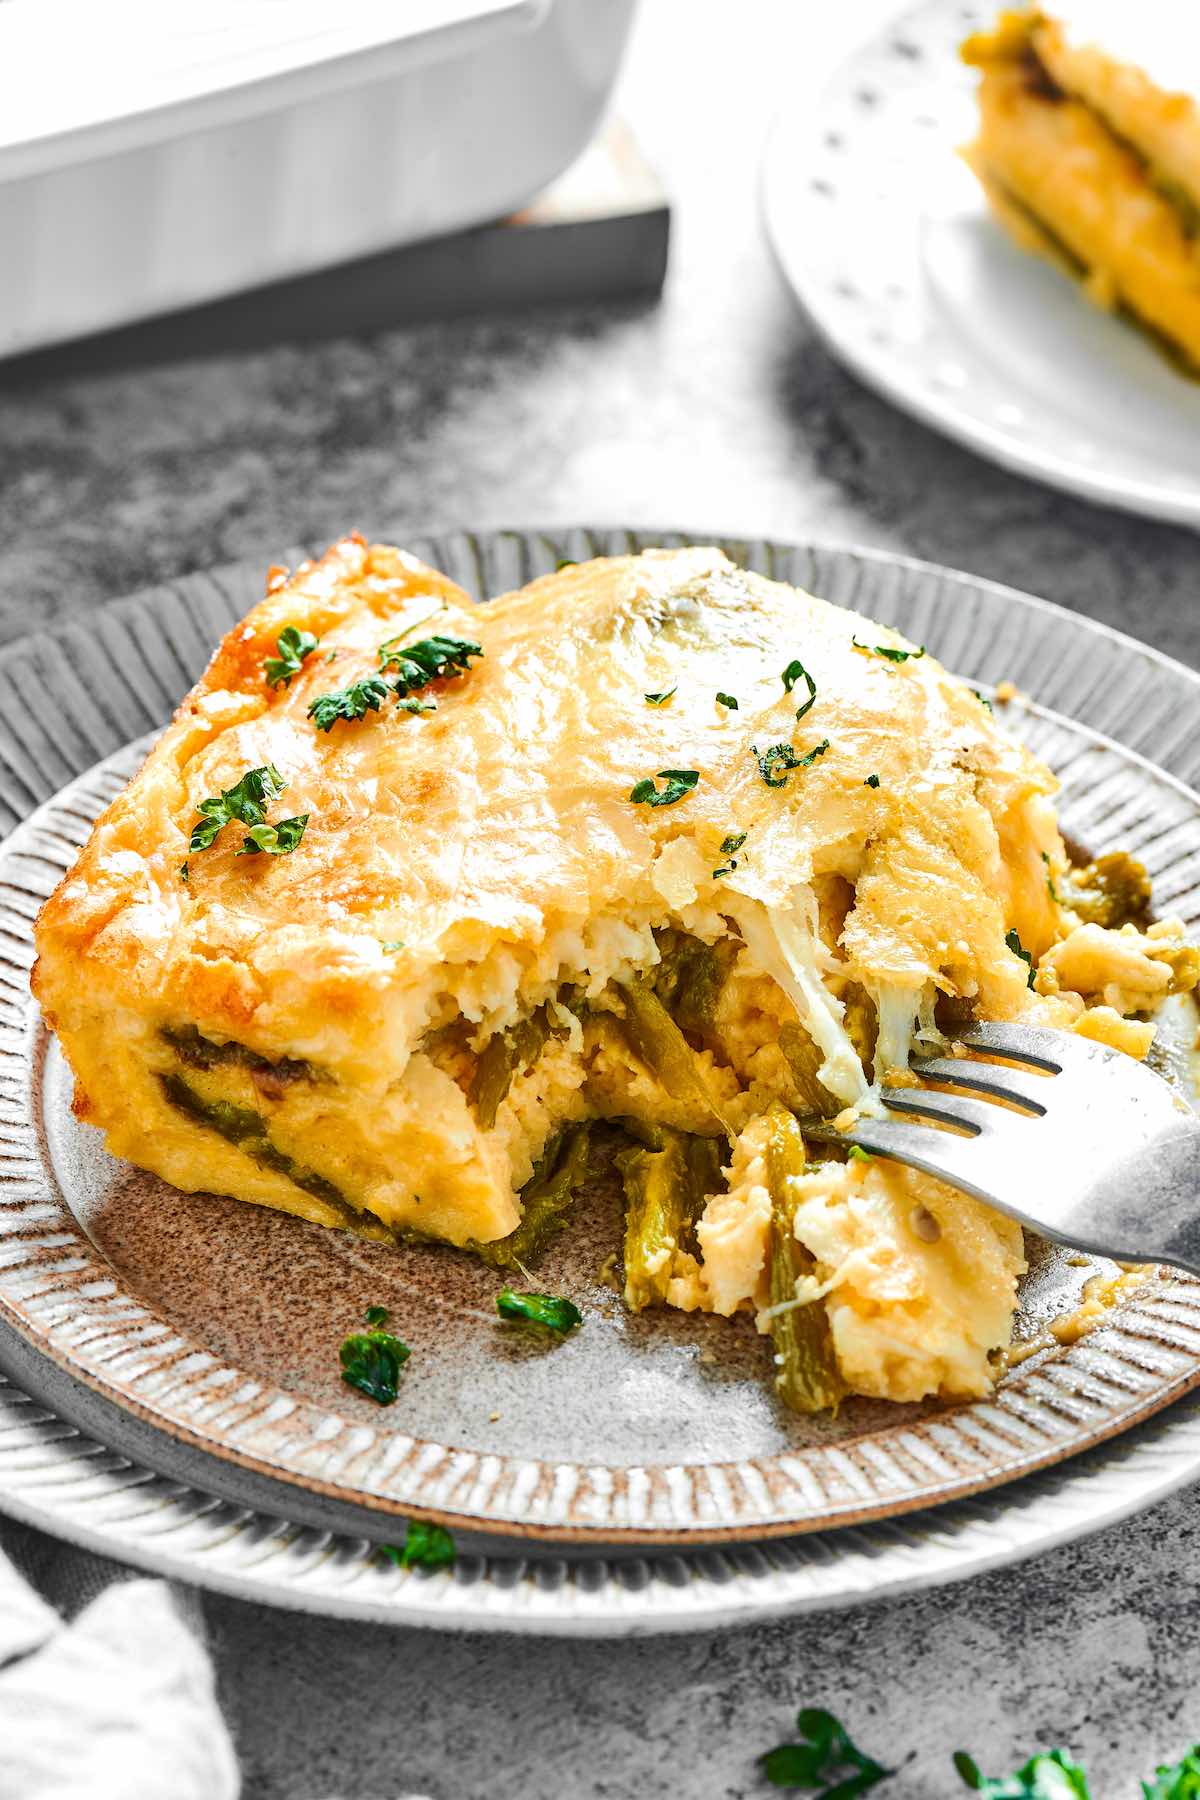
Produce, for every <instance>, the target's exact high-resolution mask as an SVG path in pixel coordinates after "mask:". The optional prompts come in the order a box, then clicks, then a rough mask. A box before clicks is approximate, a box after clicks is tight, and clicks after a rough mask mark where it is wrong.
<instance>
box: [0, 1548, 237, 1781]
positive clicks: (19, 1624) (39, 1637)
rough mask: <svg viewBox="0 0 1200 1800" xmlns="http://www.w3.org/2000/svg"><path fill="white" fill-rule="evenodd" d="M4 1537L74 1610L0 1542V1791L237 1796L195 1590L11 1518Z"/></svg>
mask: <svg viewBox="0 0 1200 1800" xmlns="http://www.w3.org/2000/svg"><path fill="white" fill-rule="evenodd" d="M3 1538H4V1542H5V1544H6V1546H7V1547H8V1548H9V1550H10V1551H11V1552H12V1554H13V1556H14V1557H18V1558H19V1559H20V1560H21V1562H22V1564H23V1565H24V1566H25V1567H26V1568H27V1569H28V1568H30V1565H33V1568H32V1569H31V1570H30V1572H36V1573H37V1574H38V1575H39V1576H41V1575H44V1574H45V1573H47V1572H49V1574H50V1576H51V1579H50V1580H47V1581H43V1585H44V1586H46V1587H48V1588H49V1589H50V1590H51V1592H52V1593H54V1594H55V1597H56V1598H59V1597H61V1601H62V1603H63V1604H64V1610H65V1611H67V1612H68V1613H73V1614H74V1616H72V1617H70V1619H69V1621H68V1619H66V1618H64V1617H63V1616H62V1615H61V1614H60V1613H59V1612H58V1611H57V1610H56V1609H55V1607H54V1606H51V1605H50V1604H48V1603H47V1601H46V1600H44V1599H43V1598H42V1597H41V1596H40V1595H39V1594H38V1593H37V1592H36V1591H35V1589H34V1587H33V1586H32V1585H30V1583H29V1582H27V1581H25V1580H24V1579H23V1578H22V1576H21V1575H19V1574H18V1572H17V1569H16V1568H15V1567H14V1564H13V1562H12V1561H10V1560H9V1558H8V1556H6V1555H5V1554H4V1552H3V1550H0V1800H78V1796H80V1795H85V1794H86V1795H87V1796H88V1800H163V1796H164V1795H166V1794H169V1795H170V1796H171V1800H237V1795H238V1793H239V1791H240V1788H241V1781H240V1778H239V1775H238V1767H237V1758H236V1756H235V1755H234V1750H233V1745H232V1743H231V1741H230V1737H229V1732H228V1730H227V1728H226V1725H225V1721H224V1719H223V1718H222V1717H221V1712H220V1708H219V1707H218V1705H217V1699H216V1691H215V1683H214V1680H213V1671H212V1667H211V1665H210V1663H209V1660H208V1654H207V1652H206V1650H205V1648H204V1644H203V1639H202V1631H201V1622H200V1614H199V1609H198V1607H197V1605H196V1601H195V1599H194V1597H193V1596H192V1595H190V1594H189V1593H188V1591H187V1590H186V1589H184V1588H178V1587H175V1586H174V1585H170V1586H169V1585H168V1584H167V1583H166V1582H163V1581H144V1580H140V1579H136V1578H133V1579H128V1580H127V1579H122V1578H121V1577H122V1574H123V1572H122V1571H120V1570H118V1569H117V1568H116V1566H115V1565H113V1564H110V1563H106V1562H104V1561H103V1560H102V1559H100V1558H96V1557H89V1556H88V1555H87V1553H86V1552H81V1551H76V1550H73V1549H71V1548H70V1547H69V1546H66V1545H58V1544H54V1543H53V1542H52V1541H51V1540H49V1539H44V1538H41V1537H40V1536H39V1534H37V1533H33V1532H26V1531H25V1530H24V1529H23V1528H22V1527H20V1526H13V1525H11V1524H7V1523H6V1524H5V1526H4V1531H3ZM105 1584H108V1585H105ZM89 1594H91V1595H92V1596H94V1597H91V1598H88V1597H87V1596H88V1595H89ZM81 1600H83V1601H84V1602H85V1603H84V1604H83V1605H82V1607H81V1609H80V1610H79V1611H78V1612H75V1605H76V1604H78V1602H79V1601H81Z"/></svg>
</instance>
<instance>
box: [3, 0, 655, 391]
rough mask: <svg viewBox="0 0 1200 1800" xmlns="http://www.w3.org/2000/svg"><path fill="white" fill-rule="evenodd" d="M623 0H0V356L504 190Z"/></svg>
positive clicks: (340, 254)
mask: <svg viewBox="0 0 1200 1800" xmlns="http://www.w3.org/2000/svg"><path fill="white" fill-rule="evenodd" d="M634 4H635V0H336V4H331V3H330V0H170V4H154V3H150V4H147V0H105V4H104V5H95V4H90V3H89V0H7V3H6V4H3V5H0V356H10V355H13V354H15V353H17V352H19V351H23V350H31V349H34V348H37V347H39V346H42V345H45V344H50V343H54V342H57V341H60V340H62V339H64V338H69V337H77V336H81V335H84V334H86V333H89V332H94V331H100V330H104V329H106V328H107V327H110V326H115V325H121V324H125V323H128V322H130V321H132V320H135V319H139V318H145V317H147V316H148V315H150V314H153V313H157V312H165V311H168V310H170V309H172V308H175V307H181V306H188V305H193V304H195V303H196V302H198V301H204V300H210V299H215V298H216V297H218V296H219V295H223V294H230V293H234V292H237V291H238V290H240V289H243V288H248V287H255V286H258V285H260V284H262V283H264V282H268V281H275V280H279V279H282V278H284V277H286V276H289V275H298V274H302V273H304V272H306V271H309V270H312V269H316V268H320V267H324V266H326V265H328V264H331V263H338V262H343V261H347V260H350V259H351V258H354V257H358V256H366V255H369V254H371V253H372V252H375V251H379V250H384V249H389V248H393V247H395V246H397V245H400V244H404V243H408V242H412V241H413V240H415V239H418V238H423V237H431V236H435V235H437V234H440V233H442V232H446V231H454V230H459V229H462V228H463V227H465V226H468V225H474V224H478V223H481V222H482V221H483V220H485V219H491V218H495V217H498V216H499V215H501V214H504V213H506V212H509V211H511V210H512V209H513V208H514V207H517V206H520V205H521V204H523V203H524V202H525V201H526V200H528V199H530V198H531V197H532V196H533V195H534V194H535V193H536V192H537V191H538V190H539V189H540V188H542V187H544V186H546V184H547V183H549V182H550V181H552V180H553V179H554V177H555V176H556V175H558V174H559V173H560V172H561V171H562V170H563V169H564V168H565V167H566V166H567V164H568V163H569V162H571V161H572V159H573V158H574V157H575V156H576V155H577V154H578V152H579V151H580V150H581V149H582V148H583V146H584V145H585V143H586V142H587V141H588V139H589V137H590V136H591V134H592V132H593V131H594V130H595V127H596V124H597V122H598V120H599V117H600V115H601V113H602V111H603V109H604V106H605V103H606V101H607V99H608V96H609V93H610V91H611V89H612V85H613V82H614V80H615V78H616V73H617V68H618V65H619V62H620V57H621V52H622V49H623V47H624V43H625V39H626V36H627V34H628V29H629V23H630V19H631V17H632V13H633V8H634Z"/></svg>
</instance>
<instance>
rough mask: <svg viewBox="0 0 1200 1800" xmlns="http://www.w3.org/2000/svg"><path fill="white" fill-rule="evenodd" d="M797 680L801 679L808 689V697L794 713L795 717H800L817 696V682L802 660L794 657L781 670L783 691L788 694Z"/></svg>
mask: <svg viewBox="0 0 1200 1800" xmlns="http://www.w3.org/2000/svg"><path fill="white" fill-rule="evenodd" d="M798 681H802V682H803V683H804V685H805V687H806V688H807V689H808V699H807V700H806V701H805V702H804V704H803V706H802V707H801V708H800V711H799V712H798V713H797V714H796V717H797V718H798V719H802V718H803V717H804V715H805V713H806V712H807V711H808V709H809V707H810V706H811V705H812V703H813V701H814V700H815V699H816V697H817V684H816V682H815V681H814V680H813V678H812V676H811V675H810V674H809V672H808V670H807V669H806V668H805V666H804V664H803V663H802V662H800V661H799V660H798V659H794V660H793V661H792V662H790V663H789V664H788V666H787V668H786V669H785V670H784V671H783V691H784V693H785V694H790V693H791V691H792V689H793V688H794V687H795V685H796V683H797V682H798Z"/></svg>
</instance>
